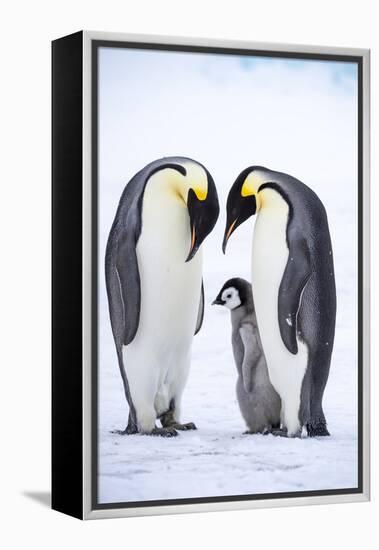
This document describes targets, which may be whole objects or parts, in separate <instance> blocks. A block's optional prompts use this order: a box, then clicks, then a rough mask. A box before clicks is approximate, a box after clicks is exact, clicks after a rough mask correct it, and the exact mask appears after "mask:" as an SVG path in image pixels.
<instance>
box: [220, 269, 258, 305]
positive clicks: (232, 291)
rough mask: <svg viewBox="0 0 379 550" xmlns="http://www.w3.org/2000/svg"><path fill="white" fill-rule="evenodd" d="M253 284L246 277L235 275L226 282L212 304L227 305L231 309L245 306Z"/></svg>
mask: <svg viewBox="0 0 379 550" xmlns="http://www.w3.org/2000/svg"><path fill="white" fill-rule="evenodd" d="M251 294H252V291H251V284H250V283H249V282H248V281H246V280H245V279H241V278H239V277H234V278H233V279H229V280H228V281H226V283H224V285H223V286H222V288H221V290H220V292H219V293H218V295H217V297H216V299H215V300H213V302H212V305H220V306H225V307H227V308H228V309H230V310H233V309H237V308H238V307H240V306H243V305H245V304H246V302H247V301H248V299H249V297H250V296H251Z"/></svg>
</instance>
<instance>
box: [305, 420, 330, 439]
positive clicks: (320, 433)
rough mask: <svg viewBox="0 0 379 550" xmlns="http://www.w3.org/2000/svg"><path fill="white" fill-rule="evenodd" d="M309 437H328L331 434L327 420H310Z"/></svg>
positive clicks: (308, 425)
mask: <svg viewBox="0 0 379 550" xmlns="http://www.w3.org/2000/svg"><path fill="white" fill-rule="evenodd" d="M307 432H308V436H309V437H326V436H328V435H330V433H329V432H328V429H327V427H326V422H309V423H308V424H307Z"/></svg>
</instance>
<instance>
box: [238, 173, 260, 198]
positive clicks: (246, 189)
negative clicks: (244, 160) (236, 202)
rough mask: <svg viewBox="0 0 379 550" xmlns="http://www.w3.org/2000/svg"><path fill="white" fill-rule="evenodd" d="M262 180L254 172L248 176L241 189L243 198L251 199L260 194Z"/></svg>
mask: <svg viewBox="0 0 379 550" xmlns="http://www.w3.org/2000/svg"><path fill="white" fill-rule="evenodd" d="M261 183H262V178H261V177H259V176H258V175H257V174H254V173H253V172H252V173H251V174H249V175H248V176H247V178H246V179H245V181H244V182H243V185H242V187H241V196H242V197H250V196H251V195H255V194H256V193H257V192H258V189H259V186H260V184H261Z"/></svg>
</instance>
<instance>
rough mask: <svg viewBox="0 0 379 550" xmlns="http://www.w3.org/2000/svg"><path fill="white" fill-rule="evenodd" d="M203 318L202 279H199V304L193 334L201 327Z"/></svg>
mask: <svg viewBox="0 0 379 550" xmlns="http://www.w3.org/2000/svg"><path fill="white" fill-rule="evenodd" d="M203 319H204V281H203V280H201V292H200V304H199V312H198V314H197V321H196V328H195V334H197V333H198V332H199V330H200V329H201V326H202V324H203Z"/></svg>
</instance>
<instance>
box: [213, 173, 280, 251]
mask: <svg viewBox="0 0 379 550" xmlns="http://www.w3.org/2000/svg"><path fill="white" fill-rule="evenodd" d="M268 172H269V171H268V170H267V169H266V168H263V167H262V166H250V167H249V168H246V169H245V170H243V171H242V172H241V173H240V175H239V176H238V177H237V179H236V180H235V182H234V183H233V185H232V187H231V188H230V191H229V195H228V200H227V203H226V227H225V233H224V240H223V243H222V251H223V252H224V254H225V249H226V245H227V242H228V240H229V237H230V235H231V234H232V233H233V232H234V231H235V230H236V229H237V227H238V226H239V225H241V224H242V223H243V222H244V221H246V220H247V219H249V218H250V217H251V216H253V215H254V214H256V213H257V212H258V211H259V210H260V208H261V202H262V201H261V197H260V196H259V190H260V187H261V185H262V184H264V183H265V182H266V181H268V177H267V174H268Z"/></svg>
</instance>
